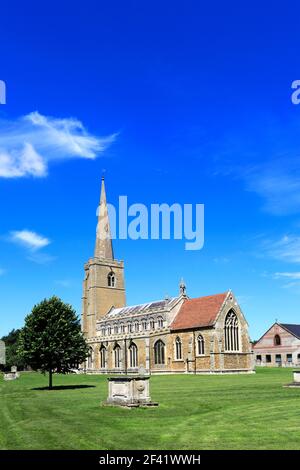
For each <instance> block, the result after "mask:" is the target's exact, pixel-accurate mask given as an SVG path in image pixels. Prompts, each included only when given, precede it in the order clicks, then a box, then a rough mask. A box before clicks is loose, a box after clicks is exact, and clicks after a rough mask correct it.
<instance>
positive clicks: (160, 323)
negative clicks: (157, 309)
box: [157, 317, 164, 328]
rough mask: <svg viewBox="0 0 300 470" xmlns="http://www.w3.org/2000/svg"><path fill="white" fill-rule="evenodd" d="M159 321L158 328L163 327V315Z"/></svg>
mask: <svg viewBox="0 0 300 470" xmlns="http://www.w3.org/2000/svg"><path fill="white" fill-rule="evenodd" d="M157 323H158V328H163V326H164V320H163V318H162V317H158V319H157Z"/></svg>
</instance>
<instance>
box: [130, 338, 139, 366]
mask: <svg viewBox="0 0 300 470" xmlns="http://www.w3.org/2000/svg"><path fill="white" fill-rule="evenodd" d="M129 364H130V367H137V365H138V348H137V346H136V344H134V343H131V345H130V346H129Z"/></svg>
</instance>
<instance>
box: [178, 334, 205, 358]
mask: <svg viewBox="0 0 300 470" xmlns="http://www.w3.org/2000/svg"><path fill="white" fill-rule="evenodd" d="M196 348H197V355H198V356H203V355H204V339H203V336H202V335H198V337H197V345H196ZM175 359H176V360H181V359H182V341H181V339H180V338H179V336H177V338H176V339H175Z"/></svg>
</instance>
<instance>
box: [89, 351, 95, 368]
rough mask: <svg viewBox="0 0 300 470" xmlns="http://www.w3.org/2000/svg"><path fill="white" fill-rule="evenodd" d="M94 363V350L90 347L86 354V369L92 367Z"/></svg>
mask: <svg viewBox="0 0 300 470" xmlns="http://www.w3.org/2000/svg"><path fill="white" fill-rule="evenodd" d="M93 365H94V350H93V348H90V350H89V356H88V369H92V368H93Z"/></svg>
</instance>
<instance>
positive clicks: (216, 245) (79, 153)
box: [0, 0, 300, 339]
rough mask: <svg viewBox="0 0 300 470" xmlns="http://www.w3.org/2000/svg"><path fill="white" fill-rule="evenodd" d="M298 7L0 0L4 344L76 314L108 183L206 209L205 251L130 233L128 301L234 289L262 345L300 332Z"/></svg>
mask: <svg viewBox="0 0 300 470" xmlns="http://www.w3.org/2000/svg"><path fill="white" fill-rule="evenodd" d="M298 18H299V6H297V5H296V4H293V8H288V7H287V6H285V7H283V6H282V5H281V6H279V4H278V5H277V3H275V4H274V2H264V5H262V4H261V2H258V1H253V2H251V5H250V4H249V5H245V4H244V3H242V2H233V1H230V0H229V1H228V2H218V1H217V2H214V3H213V4H209V2H207V3H206V5H205V4H204V2H198V1H189V0H188V1H185V2H178V1H174V0H173V1H172V2H171V1H164V2H161V1H160V2H158V1H155V0H154V1H151V2H138V1H127V2H123V1H110V2H103V1H94V2H92V1H89V0H87V1H85V2H74V1H72V2H68V1H65V2H57V1H52V2H51V3H48V6H45V4H41V3H40V2H34V1H29V2H26V4H24V2H15V1H12V2H9V4H8V2H6V4H5V5H2V6H1V20H2V21H1V31H0V57H1V67H0V79H1V80H4V81H5V82H6V85H7V104H6V105H0V150H1V151H0V191H1V196H2V197H1V200H2V203H1V206H0V292H1V295H0V319H1V321H0V336H1V335H2V334H5V333H7V332H8V331H9V330H10V329H11V328H13V327H20V326H22V324H23V320H24V317H25V315H26V314H27V313H29V311H30V310H31V308H32V306H33V304H35V303H36V302H38V301H40V300H41V299H43V298H44V297H48V296H50V295H52V294H56V295H59V296H61V297H62V298H63V299H64V300H65V301H67V302H70V303H72V304H73V305H74V307H75V308H76V310H77V312H78V313H80V308H81V282H82V278H83V264H84V262H85V261H86V260H87V259H88V258H89V257H90V256H92V254H93V249H94V241H95V227H96V217H95V211H96V206H97V202H98V199H99V192H100V182H101V175H102V173H103V171H105V177H106V188H107V196H108V199H109V201H110V202H112V203H117V200H118V196H119V195H127V196H128V201H129V203H135V202H140V203H144V204H146V205H147V206H149V205H150V204H151V203H162V202H167V203H170V204H171V203H173V202H178V203H193V204H196V203H204V204H205V245H204V248H203V249H202V250H201V251H198V252H195V251H186V250H184V242H183V241H177V240H176V241H166V240H163V241H157V240H153V241H151V240H143V241H132V240H119V241H116V242H115V253H116V256H117V258H119V259H124V260H125V267H126V287H127V301H128V303H138V302H143V301H147V300H153V299H158V298H161V297H163V296H165V295H166V294H169V295H176V294H177V292H178V283H179V280H180V278H181V277H182V276H183V277H184V279H185V281H186V284H187V291H188V294H189V295H190V296H201V295H206V294H212V293H217V292H223V291H225V290H227V289H228V288H231V289H232V290H233V291H234V293H235V294H236V295H237V297H238V299H239V300H240V303H241V306H242V308H243V311H244V313H245V315H246V317H247V320H248V322H249V324H250V333H251V337H252V338H253V339H255V338H258V337H259V336H260V335H261V334H262V333H263V332H264V330H265V329H266V328H267V327H268V326H269V325H270V324H271V323H272V322H273V321H274V320H275V318H277V319H278V320H279V321H282V322H287V323H299V322H300V315H299V302H300V217H299V216H300V160H299V156H300V155H299V153H300V133H299V126H300V105H299V106H296V105H294V104H292V102H291V93H292V89H291V83H292V81H293V80H296V79H300V63H299V60H298V56H299V53H298V44H299V27H298Z"/></svg>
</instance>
